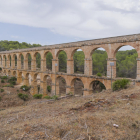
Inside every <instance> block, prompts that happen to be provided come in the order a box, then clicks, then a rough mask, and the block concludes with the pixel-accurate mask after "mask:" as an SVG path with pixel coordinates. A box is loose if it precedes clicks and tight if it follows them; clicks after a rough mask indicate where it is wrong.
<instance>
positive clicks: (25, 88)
mask: <svg viewBox="0 0 140 140" xmlns="http://www.w3.org/2000/svg"><path fill="white" fill-rule="evenodd" d="M20 89H22V90H23V91H28V90H29V89H30V87H28V86H26V85H23V86H21V87H20Z"/></svg>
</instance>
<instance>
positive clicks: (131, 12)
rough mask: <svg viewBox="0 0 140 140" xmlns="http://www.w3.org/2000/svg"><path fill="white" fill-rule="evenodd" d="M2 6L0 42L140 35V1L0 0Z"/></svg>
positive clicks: (54, 42)
mask: <svg viewBox="0 0 140 140" xmlns="http://www.w3.org/2000/svg"><path fill="white" fill-rule="evenodd" d="M0 3H1V5H0V40H13V41H19V42H27V43H31V44H33V43H36V44H41V45H50V44H60V43H67V42H76V41H81V40H90V39H98V38H105V37H112V36H120V35H127V34H137V33H139V32H140V26H139V25H140V18H139V17H140V1H139V0H135V1H134V0H124V1H122V0H113V1H112V0H94V1H93V0H71V1H66V0H51V1H50V0H23V1H22V0H5V1H4V0H0ZM125 49H131V47H129V46H127V47H126V48H125Z"/></svg>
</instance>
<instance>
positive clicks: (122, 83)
mask: <svg viewBox="0 0 140 140" xmlns="http://www.w3.org/2000/svg"><path fill="white" fill-rule="evenodd" d="M129 84H130V80H129V79H120V80H116V81H115V82H114V83H113V91H116V90H120V89H126V88H127V87H128V86H129Z"/></svg>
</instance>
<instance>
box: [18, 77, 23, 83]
mask: <svg viewBox="0 0 140 140" xmlns="http://www.w3.org/2000/svg"><path fill="white" fill-rule="evenodd" d="M21 83H22V76H19V77H17V84H21Z"/></svg>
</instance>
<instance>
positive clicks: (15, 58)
mask: <svg viewBox="0 0 140 140" xmlns="http://www.w3.org/2000/svg"><path fill="white" fill-rule="evenodd" d="M13 61H14V64H13V66H14V67H15V68H17V55H16V54H14V55H13Z"/></svg>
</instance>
